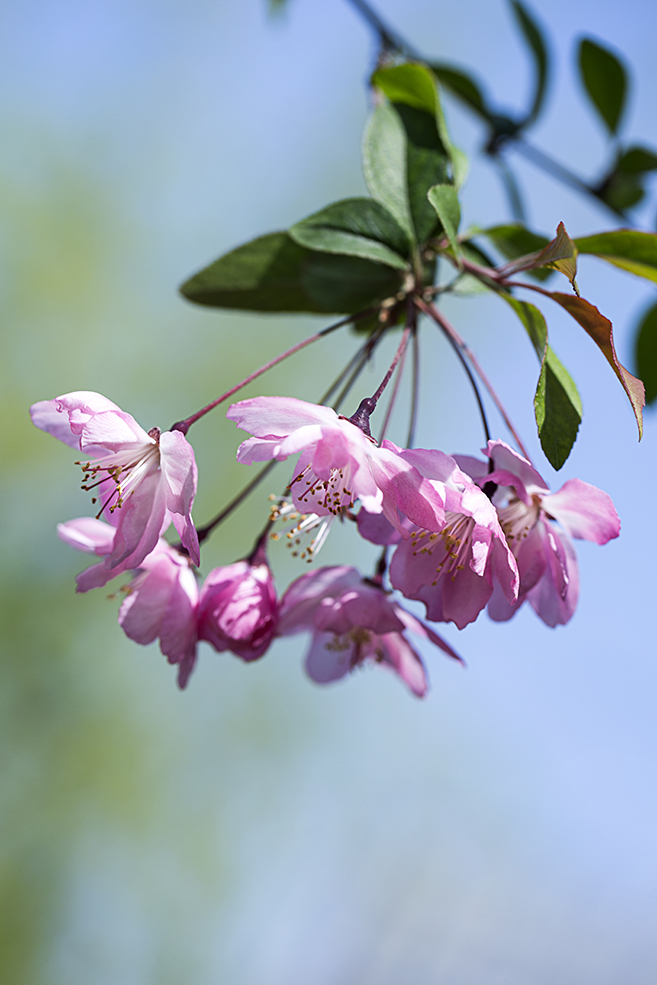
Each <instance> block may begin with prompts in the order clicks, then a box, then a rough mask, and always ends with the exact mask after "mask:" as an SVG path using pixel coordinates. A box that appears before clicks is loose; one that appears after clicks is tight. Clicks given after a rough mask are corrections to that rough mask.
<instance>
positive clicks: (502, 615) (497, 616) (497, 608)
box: [486, 582, 526, 622]
mask: <svg viewBox="0 0 657 985" xmlns="http://www.w3.org/2000/svg"><path fill="white" fill-rule="evenodd" d="M525 598H526V596H525V595H522V596H520V598H519V599H518V601H517V602H513V603H511V602H507V600H506V597H505V595H504V592H503V591H502V587H501V585H500V583H499V582H497V583H496V584H495V585H494V586H493V594H492V595H491V597H490V599H489V600H488V606H487V607H486V612H487V613H488V615H489V616H490V618H491V619H492V620H493V621H494V622H506V621H507V620H508V619H511V617H512V616H515V614H516V612H517V611H518V610H519V609H520V606H521V605H522V603H523V602H524V601H525Z"/></svg>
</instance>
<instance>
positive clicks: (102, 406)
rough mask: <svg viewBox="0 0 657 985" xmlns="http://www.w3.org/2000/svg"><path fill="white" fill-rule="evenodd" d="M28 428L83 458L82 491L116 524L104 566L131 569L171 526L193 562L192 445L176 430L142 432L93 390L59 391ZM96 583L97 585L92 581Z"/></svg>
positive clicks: (39, 406)
mask: <svg viewBox="0 0 657 985" xmlns="http://www.w3.org/2000/svg"><path fill="white" fill-rule="evenodd" d="M30 414H31V417H32V421H33V423H34V424H35V425H36V427H38V428H40V429H41V430H42V431H47V432H48V433H49V434H52V435H53V437H55V438H58V439H59V440H60V441H63V442H64V443H65V444H67V445H70V446H71V447H72V448H76V449H78V450H80V451H81V452H82V454H83V456H84V460H81V461H80V462H79V463H78V464H80V465H81V468H82V474H83V485H82V488H83V489H86V490H95V493H94V498H93V500H92V502H93V503H100V510H99V512H98V514H97V517H100V516H101V515H102V514H104V515H105V516H106V517H107V518H108V520H109V522H110V523H111V524H113V526H115V527H116V530H115V534H114V539H113V542H112V545H111V549H110V550H109V551H108V552H107V556H106V558H105V561H104V564H105V567H106V568H107V569H108V571H111V572H113V573H112V574H109V575H108V578H107V579H106V580H109V578H112V577H114V574H116V573H119V571H120V570H127V569H130V568H137V567H139V565H140V564H141V562H142V561H143V560H144V558H145V557H146V556H147V555H148V554H150V553H151V551H153V549H154V548H155V545H156V544H157V541H158V538H159V537H160V535H161V534H162V533H163V532H164V530H166V528H167V527H168V526H169V524H170V523H171V522H173V524H174V526H175V528H176V530H177V531H178V534H179V536H180V539H181V541H182V544H183V546H184V547H185V549H186V550H187V551H188V553H189V556H190V557H191V559H192V561H193V562H194V564H198V563H199V546H198V537H197V535H196V530H195V528H194V524H193V522H192V518H191V509H192V503H193V501H194V496H195V493H196V481H197V473H196V462H195V460H194V452H193V449H192V446H191V445H190V444H189V442H188V441H187V439H186V438H185V437H184V435H183V434H182V433H181V432H180V431H160V429H159V428H151V430H150V431H149V432H148V433H147V432H146V431H144V429H143V428H142V427H140V425H139V424H137V422H136V421H135V419H134V418H133V417H131V416H130V414H126V413H125V412H124V411H122V410H121V409H120V408H119V407H117V405H116V404H114V403H112V401H111V400H108V399H107V397H103V396H102V394H100V393H94V392H92V391H83V390H81V391H77V392H74V393H65V394H63V396H61V397H56V398H55V399H54V400H41V401H39V402H38V403H36V404H33V406H32V407H31V408H30ZM99 583H102V582H99Z"/></svg>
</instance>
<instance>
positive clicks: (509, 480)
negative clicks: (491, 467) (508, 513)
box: [480, 469, 533, 506]
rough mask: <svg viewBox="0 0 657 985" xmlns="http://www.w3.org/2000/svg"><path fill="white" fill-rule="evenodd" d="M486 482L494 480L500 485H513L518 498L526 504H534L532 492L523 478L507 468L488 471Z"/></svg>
mask: <svg viewBox="0 0 657 985" xmlns="http://www.w3.org/2000/svg"><path fill="white" fill-rule="evenodd" d="M480 481H481V480H480ZM486 482H494V483H495V484H496V485H498V486H511V487H512V488H513V489H515V492H516V495H517V496H518V499H520V500H522V502H523V503H524V504H525V506H531V505H532V502H533V500H532V496H531V493H529V492H528V491H527V489H526V488H525V485H524V483H523V481H522V479H519V478H518V476H517V475H516V474H515V473H514V472H508V471H507V470H506V469H495V471H494V472H489V473H488V475H487V476H486ZM496 501H497V500H496Z"/></svg>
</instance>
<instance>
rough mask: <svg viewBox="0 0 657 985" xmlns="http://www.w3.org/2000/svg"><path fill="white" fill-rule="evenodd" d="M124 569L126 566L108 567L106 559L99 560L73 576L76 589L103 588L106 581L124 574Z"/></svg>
mask: <svg viewBox="0 0 657 985" xmlns="http://www.w3.org/2000/svg"><path fill="white" fill-rule="evenodd" d="M125 571H126V568H125V567H122V566H120V565H119V566H118V567H116V568H110V567H109V565H108V564H107V561H106V560H105V561H101V562H100V564H92V565H91V567H90V568H85V569H84V571H81V572H80V574H79V575H76V576H75V583H76V586H77V587H76V591H77V592H90V591H91V589H92V588H104V586H105V585H106V584H107V583H108V581H112V579H113V578H116V577H117V576H118V575H122V574H125Z"/></svg>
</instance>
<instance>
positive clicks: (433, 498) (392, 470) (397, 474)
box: [363, 448, 445, 536]
mask: <svg viewBox="0 0 657 985" xmlns="http://www.w3.org/2000/svg"><path fill="white" fill-rule="evenodd" d="M375 451H376V450H375ZM371 462H372V474H373V476H374V480H375V482H376V484H377V485H378V487H379V488H380V489H381V491H382V492H383V503H382V505H383V512H384V514H385V516H386V517H387V519H388V520H389V521H390V523H392V524H393V526H396V527H397V529H398V530H400V532H401V534H402V536H405V534H407V531H405V530H404V529H403V527H402V525H401V524H400V521H399V513H400V512H401V513H403V514H404V515H405V516H407V517H408V518H409V520H411V521H412V522H413V523H414V524H416V525H417V526H418V527H422V528H423V529H425V530H432V531H434V530H440V529H441V528H442V527H443V526H444V524H445V508H444V502H443V499H442V498H441V496H440V494H439V493H438V491H437V490H436V489H434V487H433V486H432V485H431V483H430V482H429V481H428V480H427V479H425V478H424V477H423V476H422V475H421V474H420V472H418V470H417V469H416V468H415V466H414V465H412V464H411V462H408V461H406V459H405V457H404V455H398V454H397V453H396V452H394V451H391V450H390V448H380V449H378V451H376V453H373V454H372V458H371ZM363 505H365V506H366V508H367V509H368V510H369V511H370V512H378V511H374V510H372V509H371V508H370V507H369V506H368V505H367V504H366V503H364V504H363Z"/></svg>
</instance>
